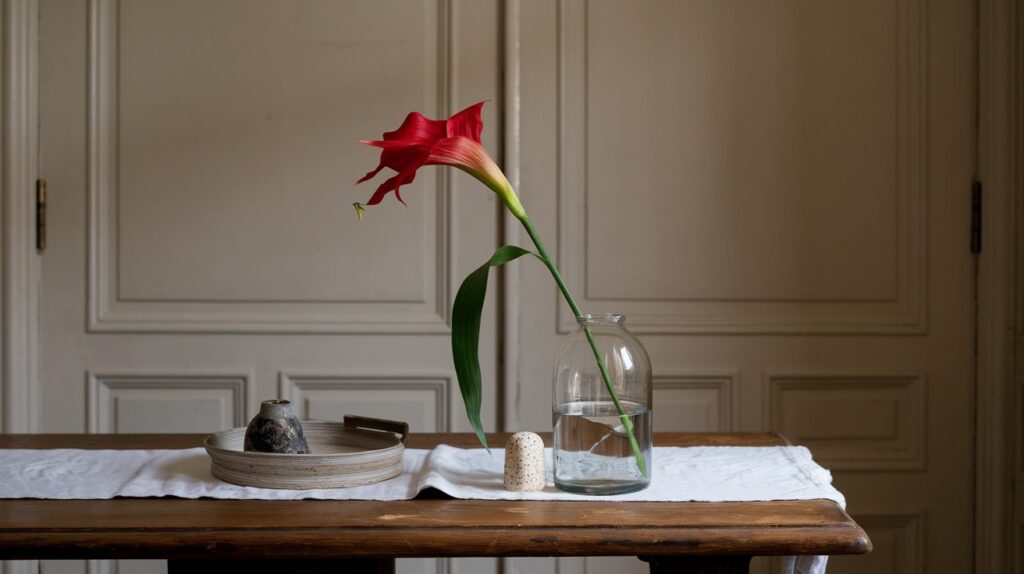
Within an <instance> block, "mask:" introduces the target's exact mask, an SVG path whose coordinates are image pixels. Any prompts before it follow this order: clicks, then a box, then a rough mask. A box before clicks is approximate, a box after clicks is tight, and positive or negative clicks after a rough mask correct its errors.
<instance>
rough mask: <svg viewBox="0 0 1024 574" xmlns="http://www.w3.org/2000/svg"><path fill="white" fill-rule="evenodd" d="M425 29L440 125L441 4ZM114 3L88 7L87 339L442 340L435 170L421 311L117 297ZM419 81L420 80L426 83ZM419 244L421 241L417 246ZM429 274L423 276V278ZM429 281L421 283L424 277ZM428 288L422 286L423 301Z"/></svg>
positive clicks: (443, 198) (444, 72) (445, 282)
mask: <svg viewBox="0 0 1024 574" xmlns="http://www.w3.org/2000/svg"><path fill="white" fill-rule="evenodd" d="M435 3H436V7H437V9H436V13H435V14H434V15H433V16H432V17H431V19H430V20H429V21H428V22H427V25H428V26H435V27H436V37H435V38H433V39H431V40H428V42H427V47H426V48H425V49H426V50H427V52H428V54H429V53H430V52H429V51H430V50H431V49H433V50H434V52H433V54H432V57H431V60H430V61H431V62H432V63H433V64H434V65H435V67H436V72H437V73H436V76H434V77H433V78H432V81H433V82H436V86H429V85H428V89H427V91H428V93H429V94H430V97H431V98H432V99H436V108H437V113H438V115H439V116H440V117H446V116H447V112H448V108H449V104H448V102H447V94H448V93H449V91H450V90H451V88H450V86H449V84H451V82H453V81H454V77H453V74H452V72H451V62H450V58H449V57H448V53H447V52H448V49H449V48H448V47H449V46H450V44H451V43H452V41H453V36H452V34H453V27H452V25H451V22H450V16H449V12H450V10H449V0H435ZM119 7H120V2H119V0H90V2H89V14H88V18H89V35H88V37H89V62H88V70H89V71H88V89H89V105H88V128H87V129H88V138H87V141H88V143H87V166H88V180H87V187H88V197H89V207H88V219H89V225H88V229H89V231H88V242H89V249H88V269H89V281H88V285H89V295H88V310H89V313H88V317H89V319H88V330H89V331H90V332H115V333H164V332H200V333H282V334H293V333H294V334H301V333H352V334H363V333H366V334H369V333H448V332H449V331H450V329H449V325H448V323H449V293H450V284H451V281H452V278H451V274H452V270H451V267H452V265H451V263H452V258H453V245H452V244H451V242H450V240H449V239H450V235H451V230H450V229H448V227H449V226H450V225H451V222H452V212H451V210H452V194H451V186H450V185H449V181H450V180H449V178H448V177H447V175H446V174H445V173H444V171H445V170H438V174H437V176H436V178H434V179H432V180H429V181H432V182H433V185H434V187H435V189H434V190H433V192H432V193H431V194H430V196H431V197H434V198H436V210H435V214H434V220H435V222H436V229H435V230H434V231H433V232H431V231H430V229H429V227H428V235H429V234H431V233H433V240H434V241H435V242H436V246H437V249H436V251H435V265H434V267H433V274H434V277H433V283H434V285H433V287H432V290H433V295H432V297H431V296H428V298H427V299H424V300H423V301H420V302H417V301H411V302H397V301H374V300H358V301H351V300H337V301H248V300H236V301H214V300H175V299H173V298H171V299H161V300H147V299H132V300H129V299H126V298H124V297H121V295H120V294H119V287H118V283H119V281H118V278H119V274H120V270H119V266H120V265H121V261H120V250H119V247H118V241H119V239H118V236H119V232H118V225H119V224H118V220H119V209H120V207H119V204H120V201H119V199H118V197H119V194H120V193H121V190H120V189H119V182H120V181H121V180H122V179H123V178H122V177H121V168H122V166H121V165H119V158H120V157H121V156H122V154H121V150H120V145H121V144H120V136H119V133H120V131H121V126H120V102H119V100H120V95H119V90H120V88H119V86H120V83H119V74H120V70H118V65H119V58H118V50H119V48H118V45H119V42H120V33H119V29H118V27H119V25H120V24H119V22H120V12H119ZM428 76H429V75H428ZM425 239H427V238H425ZM429 268H430V267H429V266H428V269H429ZM428 277H429V276H428ZM430 283H431V281H430V280H429V279H428V281H427V284H426V285H425V286H424V288H425V290H426V292H427V293H430V291H431V287H430Z"/></svg>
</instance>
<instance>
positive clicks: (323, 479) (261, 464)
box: [205, 415, 409, 489]
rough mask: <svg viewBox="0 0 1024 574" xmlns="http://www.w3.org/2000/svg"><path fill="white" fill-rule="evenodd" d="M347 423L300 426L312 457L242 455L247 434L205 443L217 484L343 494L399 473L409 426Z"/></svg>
mask: <svg viewBox="0 0 1024 574" xmlns="http://www.w3.org/2000/svg"><path fill="white" fill-rule="evenodd" d="M344 421H345V422H343V423H339V422H326V421H302V429H303V432H304V434H305V435H306V441H307V442H308V443H309V449H310V451H312V453H311V454H278V453H269V452H245V451H243V450H242V444H243V443H244V441H245V429H244V428H236V429H231V430H226V431H221V432H219V433H216V434H212V435H210V436H208V437H206V443H205V446H206V452H208V453H209V454H210V458H211V459H212V461H213V462H212V465H211V472H212V473H213V476H216V477H217V478H219V479H221V480H224V481H227V482H230V483H233V484H240V485H242V486H258V487H260V488H288V489H308V488H343V487H347V486H358V485H360V484H371V483H374V482H380V481H382V480H387V479H389V478H392V477H394V476H398V475H399V474H401V473H402V454H403V453H404V452H405V438H406V436H408V434H409V425H408V424H406V423H402V422H396V421H387V420H382V419H372V418H367V417H357V416H352V415H346V416H345V419H344Z"/></svg>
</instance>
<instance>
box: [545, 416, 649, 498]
mask: <svg viewBox="0 0 1024 574" xmlns="http://www.w3.org/2000/svg"><path fill="white" fill-rule="evenodd" d="M622 407H623V410H624V411H625V412H626V414H627V415H628V416H629V421H630V422H631V423H632V425H633V428H634V429H636V430H635V431H634V432H635V435H636V436H637V437H638V441H639V445H640V451H641V452H642V453H643V456H644V459H645V463H646V466H647V470H648V472H647V476H644V475H643V474H642V473H641V472H640V468H639V467H638V466H637V463H636V457H635V456H634V454H633V449H632V447H631V446H630V443H629V436H628V435H627V434H626V430H625V425H623V422H622V419H620V418H619V413H618V411H617V410H616V408H615V404H614V403H612V402H611V401H586V402H570V403H563V404H561V405H558V406H557V407H555V410H554V428H555V430H554V440H555V448H554V476H555V484H556V485H557V486H558V488H560V489H562V490H566V491H569V492H577V493H580V494H621V493H624V492H634V491H637V490H642V489H644V488H646V487H647V484H648V483H649V482H650V474H651V444H650V441H649V440H648V439H647V437H650V436H651V411H650V409H648V408H647V406H645V405H642V404H640V403H635V402H629V401H622Z"/></svg>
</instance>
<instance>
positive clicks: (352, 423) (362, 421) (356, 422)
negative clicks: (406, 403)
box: [345, 415, 409, 444]
mask: <svg viewBox="0 0 1024 574" xmlns="http://www.w3.org/2000/svg"><path fill="white" fill-rule="evenodd" d="M345 426H346V427H347V428H350V429H369V430H375V431H386V432H392V433H395V434H397V435H399V440H401V441H402V444H405V439H406V438H407V437H408V436H409V423H403V422H398V421H389V420H387V419H375V418H373V417H361V416H358V415H345Z"/></svg>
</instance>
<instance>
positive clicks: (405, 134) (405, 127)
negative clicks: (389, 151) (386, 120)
mask: <svg viewBox="0 0 1024 574" xmlns="http://www.w3.org/2000/svg"><path fill="white" fill-rule="evenodd" d="M445 133H446V122H445V121H444V120H431V119H429V118H427V117H426V116H424V115H423V114H421V113H419V112H412V113H410V114H409V115H407V116H405V121H404V122H402V125H401V126H399V128H398V129H397V130H395V131H393V132H387V133H385V134H384V140H385V141H389V140H399V141H407V142H409V143H433V142H435V141H437V140H439V139H441V138H443V137H444V136H445Z"/></svg>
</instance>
